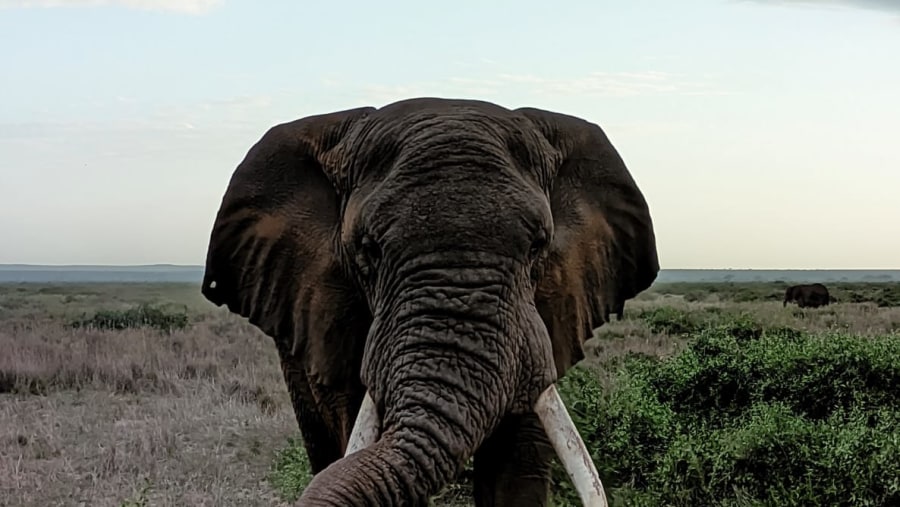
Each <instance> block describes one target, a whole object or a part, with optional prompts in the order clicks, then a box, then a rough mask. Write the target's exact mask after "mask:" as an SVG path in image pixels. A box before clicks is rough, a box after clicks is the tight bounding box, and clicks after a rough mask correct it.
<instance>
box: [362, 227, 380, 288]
mask: <svg viewBox="0 0 900 507" xmlns="http://www.w3.org/2000/svg"><path fill="white" fill-rule="evenodd" d="M380 261H381V248H380V247H379V246H378V243H377V242H376V241H375V240H373V239H372V238H371V237H370V236H368V235H365V236H363V237H362V239H361V240H360V242H359V250H358V253H357V255H356V264H357V266H358V267H359V270H360V272H361V274H362V275H363V276H364V277H366V278H368V277H369V276H371V275H372V270H373V269H374V268H376V267H378V263H379V262H380Z"/></svg>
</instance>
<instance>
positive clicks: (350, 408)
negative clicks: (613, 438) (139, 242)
mask: <svg viewBox="0 0 900 507" xmlns="http://www.w3.org/2000/svg"><path fill="white" fill-rule="evenodd" d="M658 271H659V264H658V259H657V252H656V244H655V237H654V231H653V225H652V221H651V218H650V214H649V210H648V206H647V203H646V201H645V199H644V197H643V195H642V193H641V191H640V190H639V189H638V187H637V185H636V184H635V182H634V180H633V179H632V177H631V175H630V174H629V172H628V170H627V169H626V167H625V165H624V163H623V161H622V159H621V158H620V157H619V155H618V153H617V151H616V150H615V149H614V148H613V146H612V145H611V143H610V142H609V140H608V139H607V137H606V135H605V134H604V133H603V131H602V130H601V129H600V127H598V126H596V125H594V124H592V123H589V122H586V121H584V120H581V119H578V118H575V117H571V116H566V115H562V114H557V113H552V112H547V111H542V110H538V109H532V108H523V109H517V110H509V109H505V108H502V107H500V106H497V105H494V104H490V103H487V102H481V101H469V100H451V99H437V98H422V99H412V100H406V101H401V102H397V103H394V104H391V105H388V106H385V107H383V108H381V109H375V108H368V107H367V108H359V109H352V110H347V111H341V112H336V113H331V114H325V115H318V116H311V117H307V118H303V119H300V120H297V121H294V122H291V123H285V124H281V125H278V126H275V127H273V128H272V129H270V130H269V131H268V132H267V133H266V134H265V135H264V136H263V137H262V139H261V140H259V141H258V142H257V143H256V144H255V145H254V146H253V147H252V148H251V149H250V151H249V152H248V153H247V155H246V157H245V158H244V160H243V161H242V162H241V163H240V165H239V166H238V167H237V169H236V171H235V172H234V174H233V176H232V179H231V182H230V184H229V186H228V189H227V191H226V193H225V196H224V198H223V200H222V203H221V207H220V209H219V211H218V215H217V217H216V220H215V224H214V226H213V230H212V234H211V238H210V244H209V251H208V257H207V263H206V272H205V276H204V280H203V287H202V291H203V293H204V294H205V296H206V297H207V298H209V299H210V300H211V301H212V302H214V303H215V304H218V305H222V304H224V305H227V307H228V308H229V309H230V310H231V311H232V312H235V313H237V314H240V315H242V316H244V317H246V318H248V319H249V321H250V322H251V323H253V324H254V325H256V326H257V327H259V328H260V329H261V330H262V331H263V332H265V333H266V334H268V335H269V336H271V337H273V338H274V340H275V343H276V345H277V347H278V349H279V352H280V354H281V359H282V367H283V369H284V373H285V378H286V381H287V383H288V388H289V390H290V391H291V395H292V399H293V402H294V407H295V411H296V412H297V418H298V421H299V423H300V426H301V430H303V431H304V437H305V440H306V442H305V443H306V446H307V451H308V452H309V453H310V455H311V457H312V456H313V455H315V456H318V457H319V458H317V459H318V460H319V461H318V462H314V464H313V465H314V471H316V472H318V473H317V474H316V475H315V477H314V479H313V481H312V482H311V483H310V485H309V487H308V488H307V489H306V491H305V492H304V494H303V496H302V498H301V500H300V502H301V503H302V504H305V505H371V504H378V505H395V504H404V505H423V504H424V503H425V502H426V501H427V498H428V497H429V496H430V495H433V494H435V493H436V492H438V491H439V490H440V489H441V488H442V487H443V486H444V485H445V484H447V483H448V482H449V481H450V480H452V479H453V478H454V476H455V475H456V474H458V473H459V471H460V470H461V468H462V466H463V465H464V463H465V462H466V460H467V459H468V458H470V457H471V456H473V454H475V453H476V452H477V451H478V449H479V448H480V447H481V446H482V445H484V444H485V442H486V440H487V439H490V438H495V437H492V435H493V434H494V433H495V430H497V428H498V426H499V425H500V424H501V423H503V422H504V421H509V420H513V421H520V420H522V419H521V417H525V416H530V415H533V414H534V413H535V410H536V409H535V407H536V404H537V406H538V407H540V406H542V405H541V403H539V401H540V400H544V401H546V400H549V401H546V403H545V405H544V408H547V406H548V405H547V404H549V406H550V409H552V408H553V404H554V403H556V405H555V407H556V409H559V407H560V406H561V405H559V403H558V397H555V396H553V393H555V391H554V390H553V389H552V386H553V384H554V382H555V381H556V380H557V379H558V378H559V377H560V376H562V375H563V374H564V373H565V372H566V370H567V369H568V368H569V367H570V366H572V365H573V364H574V363H576V362H577V361H578V360H580V359H581V358H582V357H583V342H584V340H586V339H589V338H590V337H591V335H592V331H593V329H595V328H596V327H599V326H600V325H602V324H603V323H604V322H607V321H609V319H610V314H611V313H620V314H621V311H622V306H623V304H624V301H625V300H627V299H630V298H633V297H634V296H635V295H637V294H638V293H639V292H641V291H642V290H644V289H646V288H647V287H649V286H650V284H651V283H652V282H653V281H654V279H655V278H656V275H657V272H658ZM542 393H543V396H542ZM548 393H549V394H548ZM363 400H365V403H363ZM361 404H362V407H363V410H362V412H361V413H359V417H358V418H359V421H360V424H359V425H358V427H357V428H356V431H355V432H354V433H353V434H354V437H353V439H351V436H350V435H351V429H352V428H353V423H354V419H356V417H357V412H358V411H359V408H360V406H361ZM551 411H552V410H551ZM556 415H560V414H559V413H558V410H557V414H556ZM517 417H518V418H519V419H517ZM553 419H554V418H553V417H550V416H547V415H546V414H543V415H541V417H540V420H541V425H543V427H544V430H546V431H547V432H551V433H552V431H554V430H553V429H551V428H548V427H547V425H548V424H549V425H558V424H559V423H556V422H552V420H553ZM561 420H563V421H565V420H568V417H567V416H565V414H564V409H563V414H562V419H561ZM568 421H569V422H568V426H567V427H566V428H556V429H558V430H560V431H572V430H573V428H572V427H571V421H570V420H568ZM564 425H565V424H564ZM520 429H521V428H520ZM504 431H506V430H504ZM496 433H497V434H499V433H502V432H501V431H497V432H496ZM513 433H514V430H509V434H510V435H511V434H513ZM520 433H521V435H522V436H521V439H520V442H519V443H527V442H530V441H531V440H536V439H540V438H541V436H540V435H536V434H528V435H526V433H527V432H526V431H525V430H522V431H521V432H520ZM358 435H369V437H362V438H359V439H357V436H358ZM517 438H518V437H517ZM351 440H352V441H351ZM551 440H552V438H551ZM508 444H509V445H513V447H508V449H510V450H512V449H518V447H515V445H517V444H516V442H511V443H508ZM523 445H524V444H523ZM348 450H349V452H347V451H348ZM345 452H347V455H346V456H343V457H342V455H343V454H344V453H345ZM510 452H511V453H512V454H514V452H512V451H510ZM478 459H479V458H478V456H477V455H476V468H477V467H478V463H477V460H478ZM485 459H486V460H487V459H488V458H485ZM491 459H500V458H491ZM566 459H570V458H564V461H565V460H566ZM588 461H589V460H588ZM510 470H514V468H510ZM510 474H511V475H516V473H513V472H510ZM519 475H521V474H519ZM485 477H493V479H485V480H486V481H489V480H495V481H499V480H500V479H499V478H497V477H495V476H491V475H490V473H488V475H485ZM525 479H526V480H527V479H528V478H527V477H526V478H525ZM492 487H493V486H491V485H490V484H488V485H487V486H486V490H490V489H491V488H492ZM497 487H498V488H500V486H497ZM498 495H499V493H498ZM488 496H490V493H488ZM495 502H497V503H502V502H501V501H500V500H498V499H497V498H495Z"/></svg>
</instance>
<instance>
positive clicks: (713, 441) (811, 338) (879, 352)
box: [554, 313, 900, 506]
mask: <svg viewBox="0 0 900 507" xmlns="http://www.w3.org/2000/svg"><path fill="white" fill-rule="evenodd" d="M656 315H657V316H658V315H660V313H657V314H656ZM666 319H667V320H668V321H669V322H677V323H679V324H678V325H684V326H687V327H690V326H691V325H693V324H684V322H687V321H686V319H685V318H683V317H682V316H677V317H676V318H674V319H673V318H672V315H668V316H667V317H666ZM660 320H662V319H660ZM697 327H700V326H697ZM695 329H696V328H695ZM601 367H603V366H601ZM598 378H599V377H598V375H597V372H595V371H593V370H592V369H591V368H590V367H586V366H579V367H578V368H575V369H573V370H571V371H570V372H569V373H568V374H567V375H566V376H565V377H564V378H563V379H562V380H561V381H560V391H561V393H562V396H563V398H564V400H565V401H566V404H567V406H568V407H569V409H570V411H571V413H572V417H573V420H574V421H575V422H576V424H577V425H578V427H579V430H580V432H581V435H582V437H583V438H584V439H585V442H586V444H587V446H588V448H589V449H591V452H592V455H593V458H594V461H595V463H596V464H597V468H598V471H599V473H600V475H601V479H602V480H603V482H604V486H605V487H606V489H607V494H608V496H609V497H610V500H611V504H612V505H647V506H650V505H654V506H655V505H672V506H680V505H710V506H739V505H741V506H743V505H798V506H799V505H847V506H850V505H854V506H881V505H900V395H898V393H900V335H896V334H895V335H888V336H881V337H874V338H873V337H860V336H852V335H847V334H840V333H833V334H821V335H812V334H805V333H801V332H799V331H796V330H793V329H787V328H777V329H762V327H761V326H759V325H758V324H756V323H754V322H752V320H750V319H749V318H747V317H745V316H738V317H736V318H735V319H733V320H731V321H727V322H720V323H718V324H713V325H708V326H706V327H702V328H700V329H699V331H695V332H694V334H693V335H692V336H691V338H690V339H689V341H688V344H687V346H686V348H685V349H684V350H683V351H682V352H681V353H679V354H678V355H675V356H673V357H670V358H667V359H654V358H652V357H649V356H642V357H640V356H633V357H629V358H627V359H626V360H625V361H623V362H621V363H619V366H618V371H617V377H616V381H615V382H613V383H612V387H611V388H609V389H610V390H609V391H608V392H604V391H603V390H602V387H601V384H600V382H599V380H598ZM554 482H555V487H554V491H555V492H556V493H555V494H556V498H555V500H556V504H557V505H580V504H579V503H578V500H577V495H576V494H575V492H574V491H573V490H572V488H571V485H570V484H569V480H568V478H567V477H566V475H565V473H564V472H563V471H562V470H561V469H560V468H559V467H558V466H557V467H556V468H555V470H554Z"/></svg>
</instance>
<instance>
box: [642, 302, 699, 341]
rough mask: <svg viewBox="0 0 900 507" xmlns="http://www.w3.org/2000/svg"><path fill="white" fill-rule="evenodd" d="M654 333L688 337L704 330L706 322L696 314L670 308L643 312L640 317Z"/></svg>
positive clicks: (665, 307)
mask: <svg viewBox="0 0 900 507" xmlns="http://www.w3.org/2000/svg"><path fill="white" fill-rule="evenodd" d="M638 317H639V318H640V319H642V320H643V321H644V322H646V323H647V327H648V328H649V329H650V330H651V331H653V332H654V333H667V334H672V335H688V334H691V333H695V332H697V331H699V330H700V329H702V328H703V326H704V322H703V321H702V319H701V318H700V317H699V316H698V314H696V313H691V312H687V311H683V310H679V309H677V308H672V307H669V306H663V307H659V308H653V309H651V310H646V311H643V312H641V313H640V314H639V316H638Z"/></svg>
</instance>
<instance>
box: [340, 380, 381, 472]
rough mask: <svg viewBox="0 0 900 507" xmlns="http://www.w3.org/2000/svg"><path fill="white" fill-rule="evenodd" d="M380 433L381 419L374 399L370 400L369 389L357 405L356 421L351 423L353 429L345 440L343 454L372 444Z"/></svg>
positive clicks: (351, 452)
mask: <svg viewBox="0 0 900 507" xmlns="http://www.w3.org/2000/svg"><path fill="white" fill-rule="evenodd" d="M380 433H381V420H380V419H379V417H378V410H376V409H375V401H373V400H372V396H370V395H369V391H366V396H365V397H364V398H363V401H362V405H360V407H359V413H358V414H357V415H356V422H355V423H353V431H351V432H350V440H349V441H348V442H347V451H346V452H344V456H347V455H350V454H353V453H354V452H356V451H359V450H361V449H365V448H366V447H369V446H370V445H372V444H374V443H375V442H376V441H377V440H378V437H379V435H380Z"/></svg>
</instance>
